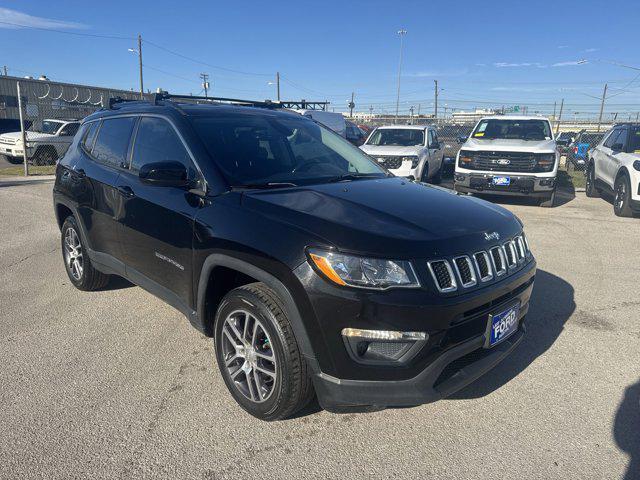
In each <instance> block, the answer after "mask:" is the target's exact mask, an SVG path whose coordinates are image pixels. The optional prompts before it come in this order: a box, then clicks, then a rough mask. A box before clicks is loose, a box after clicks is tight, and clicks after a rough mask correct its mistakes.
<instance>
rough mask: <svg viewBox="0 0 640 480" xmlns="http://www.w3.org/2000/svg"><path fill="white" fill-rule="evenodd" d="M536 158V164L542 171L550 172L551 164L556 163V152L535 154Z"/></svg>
mask: <svg viewBox="0 0 640 480" xmlns="http://www.w3.org/2000/svg"><path fill="white" fill-rule="evenodd" d="M536 160H537V162H538V166H539V167H540V169H541V170H542V171H543V172H550V171H551V170H553V166H554V165H555V163H556V154H555V153H543V154H541V155H537V156H536Z"/></svg>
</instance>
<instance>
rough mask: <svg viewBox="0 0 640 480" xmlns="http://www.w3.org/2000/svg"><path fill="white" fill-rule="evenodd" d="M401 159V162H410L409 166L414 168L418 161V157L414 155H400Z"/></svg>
mask: <svg viewBox="0 0 640 480" xmlns="http://www.w3.org/2000/svg"><path fill="white" fill-rule="evenodd" d="M402 161H403V162H411V168H416V167H417V166H418V163H419V159H418V157H417V156H415V155H410V156H407V157H402Z"/></svg>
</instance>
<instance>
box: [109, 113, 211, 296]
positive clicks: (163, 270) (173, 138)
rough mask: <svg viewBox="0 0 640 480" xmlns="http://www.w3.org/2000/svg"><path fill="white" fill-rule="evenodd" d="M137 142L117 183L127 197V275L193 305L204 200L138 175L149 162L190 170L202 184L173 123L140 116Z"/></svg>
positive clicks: (124, 234) (124, 232)
mask: <svg viewBox="0 0 640 480" xmlns="http://www.w3.org/2000/svg"><path fill="white" fill-rule="evenodd" d="M134 138H135V139H134V145H133V151H132V155H131V163H130V166H129V168H128V169H127V170H126V171H125V172H123V173H121V175H120V178H119V180H118V183H119V190H120V191H121V192H123V195H124V196H125V204H124V209H123V215H122V217H121V218H120V222H121V225H122V228H121V232H122V233H121V238H122V249H123V255H124V258H125V264H126V268H127V275H128V276H129V277H130V278H132V279H133V280H134V281H139V282H140V283H143V282H144V279H142V280H139V276H140V275H142V276H144V277H146V278H147V279H150V280H152V281H153V282H155V283H156V284H158V285H160V286H162V287H164V288H166V289H168V290H170V291H171V292H173V293H174V294H176V295H177V296H178V297H179V298H180V299H181V300H182V301H183V302H184V303H185V304H186V305H192V304H193V303H192V294H193V292H192V277H191V274H192V247H193V225H194V218H195V215H196V213H197V211H198V209H199V206H200V199H199V197H197V196H196V195H194V194H193V193H190V192H189V190H188V189H187V188H177V187H166V186H156V185H149V184H145V183H143V182H142V181H140V178H139V176H138V172H139V171H140V168H141V167H142V166H143V165H145V164H148V163H156V162H165V161H174V162H181V163H183V164H184V165H185V166H186V167H187V171H188V172H189V176H190V178H192V179H193V181H194V183H196V184H197V183H198V182H202V180H201V179H200V178H199V174H198V173H197V171H196V169H195V167H194V164H193V161H192V159H191V157H190V154H189V152H188V151H187V149H186V147H185V145H184V143H183V141H182V139H181V137H180V136H179V135H178V133H177V131H176V130H175V129H174V127H173V125H172V124H171V123H169V121H168V120H166V119H164V118H160V117H151V116H143V117H141V118H140V121H139V123H138V128H137V132H136V134H135V137H134ZM143 286H144V285H143Z"/></svg>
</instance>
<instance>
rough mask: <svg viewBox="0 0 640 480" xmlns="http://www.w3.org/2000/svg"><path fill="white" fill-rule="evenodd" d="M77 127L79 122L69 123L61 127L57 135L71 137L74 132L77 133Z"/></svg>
mask: <svg viewBox="0 0 640 480" xmlns="http://www.w3.org/2000/svg"><path fill="white" fill-rule="evenodd" d="M78 128H80V124H79V123H70V124H68V125H65V126H64V127H62V130H60V133H59V135H60V136H61V137H72V136H74V135H75V134H76V133H78Z"/></svg>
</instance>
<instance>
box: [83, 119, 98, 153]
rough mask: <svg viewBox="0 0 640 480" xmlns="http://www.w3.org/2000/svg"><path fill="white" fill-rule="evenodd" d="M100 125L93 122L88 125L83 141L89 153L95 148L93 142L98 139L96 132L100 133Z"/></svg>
mask: <svg viewBox="0 0 640 480" xmlns="http://www.w3.org/2000/svg"><path fill="white" fill-rule="evenodd" d="M98 125H100V122H92V123H89V124H88V125H87V129H86V131H85V132H84V138H83V139H82V146H83V147H84V149H85V150H86V151H87V152H91V149H92V148H93V142H94V140H95V139H96V132H97V131H98Z"/></svg>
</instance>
